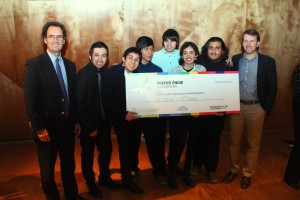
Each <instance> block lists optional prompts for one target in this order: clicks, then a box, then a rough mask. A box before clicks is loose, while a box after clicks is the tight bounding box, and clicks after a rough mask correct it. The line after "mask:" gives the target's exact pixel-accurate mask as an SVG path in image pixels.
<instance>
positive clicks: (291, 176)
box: [284, 105, 300, 184]
mask: <svg viewBox="0 0 300 200" xmlns="http://www.w3.org/2000/svg"><path fill="white" fill-rule="evenodd" d="M293 122H294V135H295V144H294V147H293V149H292V152H291V154H290V157H289V161H288V164H287V168H286V170H285V174H284V179H285V181H287V182H289V183H294V184H298V182H299V180H300V123H299V122H300V105H294V106H293Z"/></svg>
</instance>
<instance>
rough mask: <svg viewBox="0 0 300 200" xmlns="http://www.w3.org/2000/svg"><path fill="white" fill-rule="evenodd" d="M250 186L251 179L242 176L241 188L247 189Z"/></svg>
mask: <svg viewBox="0 0 300 200" xmlns="http://www.w3.org/2000/svg"><path fill="white" fill-rule="evenodd" d="M250 185H251V177H247V176H243V178H242V181H241V188H243V189H247V188H248V187H249V186H250Z"/></svg>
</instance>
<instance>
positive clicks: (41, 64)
mask: <svg viewBox="0 0 300 200" xmlns="http://www.w3.org/2000/svg"><path fill="white" fill-rule="evenodd" d="M42 37H43V40H44V43H45V44H46V46H47V51H46V52H45V53H43V54H41V55H39V56H37V57H35V58H32V59H30V60H28V61H27V62H26V64H25V67H26V68H25V74H24V97H25V105H26V109H27V112H28V115H29V118H30V122H31V124H32V130H33V131H32V132H33V137H34V139H35V142H36V144H37V147H38V159H39V166H40V173H41V179H42V187H43V191H44V193H45V196H46V199H47V200H48V199H51V200H53V199H55V200H56V199H59V196H60V195H59V191H58V189H57V186H56V184H55V178H54V167H55V161H56V157H57V154H59V157H60V167H61V178H62V184H63V187H64V193H65V198H66V199H72V200H76V199H84V198H83V197H81V196H79V195H78V187H77V183H76V179H75V176H74V170H75V159H74V144H75V134H78V133H79V132H80V126H79V124H78V123H75V122H76V112H75V110H76V109H75V101H74V100H75V98H74V97H75V96H74V95H75V81H76V68H75V64H74V63H73V62H72V61H70V60H68V59H66V58H64V57H62V55H61V49H62V48H63V45H64V44H65V41H66V29H65V27H64V25H63V24H61V23H59V22H48V23H46V24H45V25H44V27H43V30H42Z"/></svg>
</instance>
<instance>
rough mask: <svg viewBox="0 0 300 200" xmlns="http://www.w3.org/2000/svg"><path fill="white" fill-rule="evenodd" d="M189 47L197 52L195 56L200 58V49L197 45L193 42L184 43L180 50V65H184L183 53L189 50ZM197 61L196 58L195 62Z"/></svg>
mask: <svg viewBox="0 0 300 200" xmlns="http://www.w3.org/2000/svg"><path fill="white" fill-rule="evenodd" d="M187 47H192V48H193V50H194V51H195V55H196V56H197V55H198V56H199V49H198V47H197V45H196V44H195V43H193V42H185V43H183V45H182V46H181V48H180V59H179V61H178V62H179V65H183V63H184V60H183V58H182V54H183V51H184V50H185V49H186V48H187ZM196 61H197V58H196V60H195V62H196Z"/></svg>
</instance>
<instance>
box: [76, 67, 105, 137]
mask: <svg viewBox="0 0 300 200" xmlns="http://www.w3.org/2000/svg"><path fill="white" fill-rule="evenodd" d="M97 73H98V70H97V68H96V67H95V66H94V65H93V63H91V62H89V63H88V64H87V65H86V66H84V67H83V68H82V69H81V70H80V71H79V72H78V73H77V82H76V85H77V86H76V93H77V94H76V96H77V98H76V100H77V111H78V119H79V122H80V124H81V128H82V130H81V134H80V135H81V136H84V135H88V134H90V133H91V132H92V131H94V130H95V129H97V128H99V126H100V124H99V123H100V120H101V106H100V95H99V86H98V76H97ZM102 73H103V70H102V69H101V70H100V74H102Z"/></svg>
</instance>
